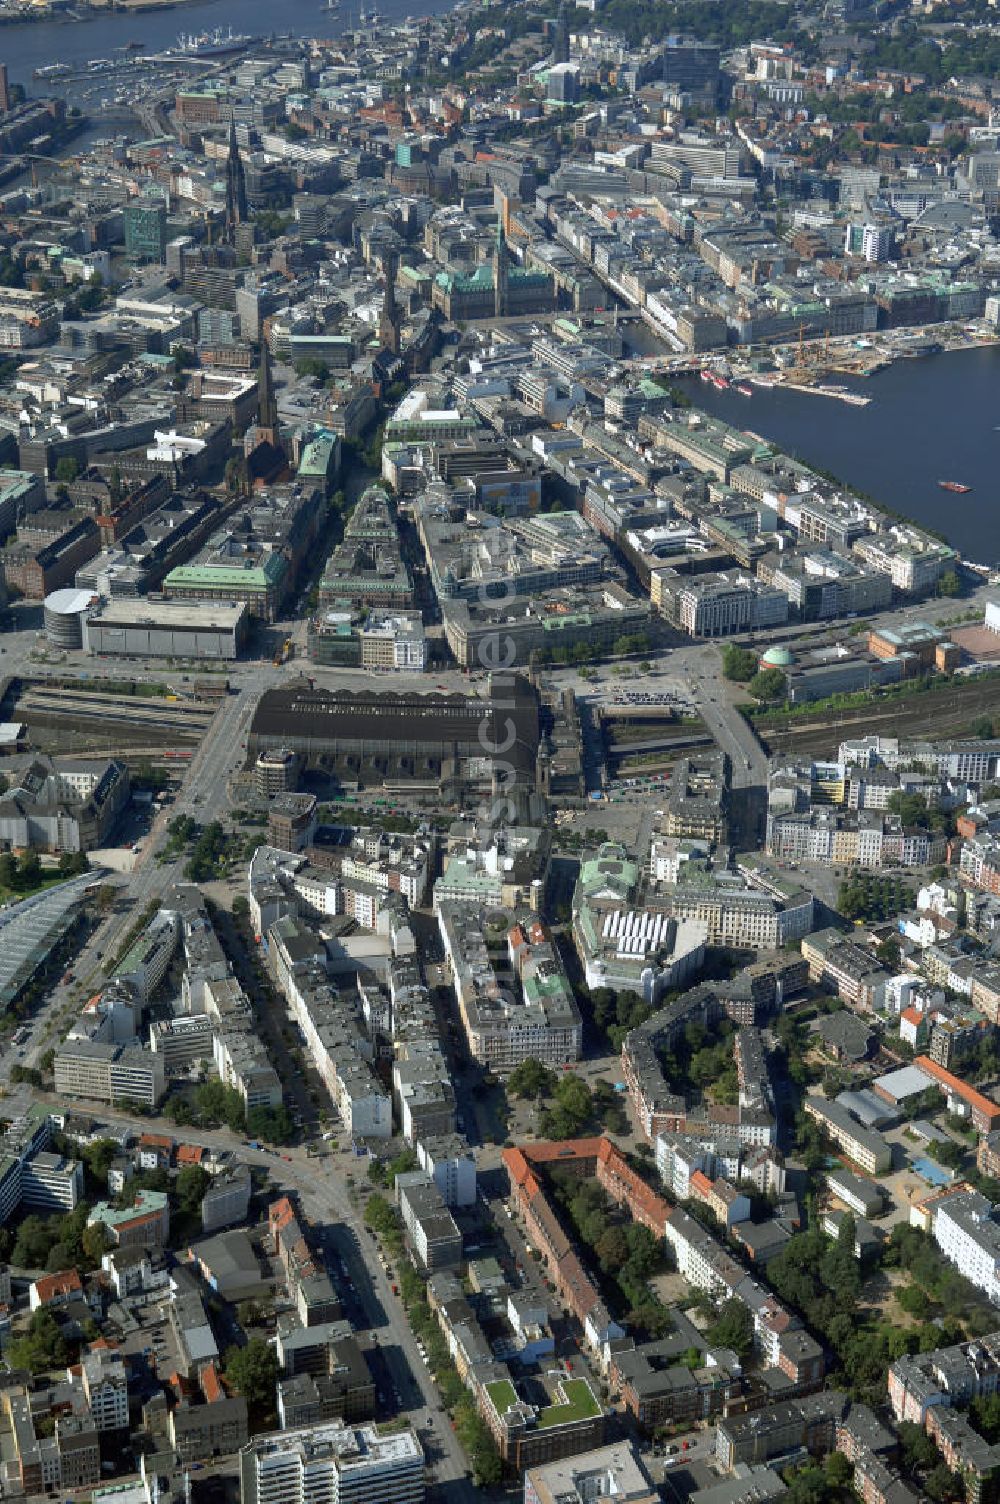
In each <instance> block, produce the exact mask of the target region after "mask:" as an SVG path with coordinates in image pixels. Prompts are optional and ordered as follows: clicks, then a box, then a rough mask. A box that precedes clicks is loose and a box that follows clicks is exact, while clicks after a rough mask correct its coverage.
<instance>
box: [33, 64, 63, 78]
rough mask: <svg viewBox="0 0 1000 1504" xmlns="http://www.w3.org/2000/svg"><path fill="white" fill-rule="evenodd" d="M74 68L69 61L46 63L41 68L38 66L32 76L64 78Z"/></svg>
mask: <svg viewBox="0 0 1000 1504" xmlns="http://www.w3.org/2000/svg"><path fill="white" fill-rule="evenodd" d="M72 71H73V70H72V69H71V68H70V65H69V63H45V64H43V66H42V67H41V68H36V69H35V71H34V73H33V74H32V75H31V76H32V78H62V77H64V76H65V75H66V74H67V73H71V72H72Z"/></svg>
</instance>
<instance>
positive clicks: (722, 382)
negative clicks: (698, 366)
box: [712, 376, 729, 392]
mask: <svg viewBox="0 0 1000 1504" xmlns="http://www.w3.org/2000/svg"><path fill="white" fill-rule="evenodd" d="M712 385H713V386H714V387H715V390H716V391H717V392H728V390H729V382H728V381H727V380H726V378H725V376H713V377H712Z"/></svg>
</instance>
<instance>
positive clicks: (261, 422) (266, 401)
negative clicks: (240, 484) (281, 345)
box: [257, 339, 278, 449]
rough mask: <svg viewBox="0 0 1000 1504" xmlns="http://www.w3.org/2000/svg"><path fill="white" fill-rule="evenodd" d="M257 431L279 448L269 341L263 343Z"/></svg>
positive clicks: (258, 378) (262, 437) (258, 391)
mask: <svg viewBox="0 0 1000 1504" xmlns="http://www.w3.org/2000/svg"><path fill="white" fill-rule="evenodd" d="M257 430H258V435H259V437H260V438H261V439H266V440H267V441H268V443H270V444H272V445H273V446H274V448H275V449H277V447H278V403H277V400H276V398H275V395H274V383H273V381H272V380H271V351H270V350H269V348H268V344H267V340H266V339H265V340H262V341H261V346H260V371H259V373H258V375H257Z"/></svg>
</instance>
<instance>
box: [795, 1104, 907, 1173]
mask: <svg viewBox="0 0 1000 1504" xmlns="http://www.w3.org/2000/svg"><path fill="white" fill-rule="evenodd" d="M802 1106H803V1110H804V1111H805V1113H806V1115H807V1116H808V1117H811V1118H813V1119H814V1120H815V1122H817V1123H818V1124H819V1125H820V1127H821V1128H822V1129H823V1130H824V1132H825V1133H828V1134H829V1135H830V1137H831V1138H832V1139H833V1141H834V1143H835V1144H837V1145H838V1147H839V1148H841V1149H843V1151H844V1153H845V1154H846V1155H847V1156H848V1157H849V1158H850V1159H852V1160H853V1161H854V1163H855V1164H856V1165H858V1166H860V1168H861V1169H862V1170H864V1171H866V1172H867V1174H869V1175H881V1174H884V1173H885V1171H886V1170H888V1169H889V1168H890V1167H891V1165H892V1149H891V1147H890V1145H889V1144H888V1143H887V1142H886V1140H885V1139H884V1138H883V1137H882V1135H881V1133H876V1132H875V1131H874V1129H871V1128H865V1127H864V1126H863V1125H862V1124H861V1123H859V1122H858V1120H857V1118H855V1117H852V1116H851V1114H850V1113H849V1112H848V1110H847V1108H846V1107H842V1106H841V1105H840V1103H839V1102H828V1101H827V1100H826V1098H825V1097H819V1096H807V1097H806V1098H805V1100H804V1101H803V1104H802Z"/></svg>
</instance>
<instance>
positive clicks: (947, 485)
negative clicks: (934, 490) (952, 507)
mask: <svg viewBox="0 0 1000 1504" xmlns="http://www.w3.org/2000/svg"><path fill="white" fill-rule="evenodd" d="M938 485H939V486H940V487H941V489H942V491H954V492H956V493H957V495H959V496H965V495H966V493H967V492H969V491H971V490H972V487H971V486H963V485H962V483H961V481H958V480H939V481H938Z"/></svg>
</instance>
